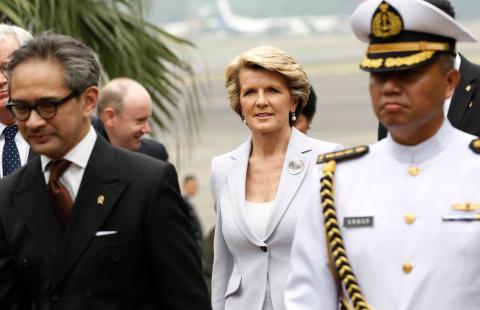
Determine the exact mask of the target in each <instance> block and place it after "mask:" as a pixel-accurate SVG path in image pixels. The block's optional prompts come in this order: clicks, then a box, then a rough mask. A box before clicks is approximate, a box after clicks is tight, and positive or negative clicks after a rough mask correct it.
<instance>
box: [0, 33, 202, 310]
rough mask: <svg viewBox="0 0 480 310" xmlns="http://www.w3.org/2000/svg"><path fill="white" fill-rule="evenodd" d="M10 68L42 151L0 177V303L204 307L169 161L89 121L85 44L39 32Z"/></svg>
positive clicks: (92, 73) (29, 132)
mask: <svg viewBox="0 0 480 310" xmlns="http://www.w3.org/2000/svg"><path fill="white" fill-rule="evenodd" d="M8 76H9V80H10V93H9V95H10V102H9V104H8V108H9V109H10V110H11V112H12V114H13V115H14V116H15V118H16V120H17V124H18V127H19V130H20V132H21V133H22V135H23V136H24V138H25V139H26V140H27V142H29V144H30V146H31V148H32V149H33V150H34V151H35V152H36V153H38V154H40V156H37V157H36V158H34V159H32V160H30V161H29V162H28V163H27V164H26V165H25V166H23V167H22V168H20V169H18V170H17V171H15V172H14V173H13V174H11V175H10V176H9V177H7V178H4V179H2V180H0V231H1V233H0V309H2V310H24V309H25V310H30V309H31V308H32V302H33V304H34V307H35V309H36V310H47V309H58V310H77V309H78V310H80V309H81V310H84V309H88V310H97V309H98V310H100V309H101V310H106V309H109V310H117V309H118V310H119V309H142V310H154V309H155V310H157V309H158V310H159V309H176V310H180V309H182V310H192V309H196V310H197V309H198V310H207V309H210V304H209V300H208V294H207V291H206V288H205V284H204V283H203V280H202V276H201V266H200V259H199V257H198V252H197V251H196V245H195V240H194V237H193V231H192V229H191V226H190V223H189V220H188V218H187V216H186V215H185V214H184V212H182V210H181V209H182V208H180V207H179V206H181V205H182V203H183V202H182V197H181V195H180V191H179V186H178V182H177V174H176V171H175V169H174V167H173V166H172V165H171V164H168V163H165V162H162V161H158V160H155V159H152V158H150V157H148V156H144V155H142V154H135V153H132V152H128V151H125V150H122V149H118V148H114V147H112V146H111V145H110V144H108V143H107V142H106V141H105V140H104V139H101V138H98V136H97V134H96V133H95V130H94V129H93V127H92V126H91V123H90V114H91V112H92V111H93V110H94V109H95V105H96V101H97V98H98V87H97V84H98V77H99V66H98V64H97V63H96V61H95V58H94V56H93V54H92V53H91V51H90V50H89V49H88V48H87V47H86V46H85V45H84V44H83V43H81V42H79V41H77V40H75V39H73V38H71V37H68V36H62V35H56V34H43V35H40V36H39V37H37V38H34V39H33V40H32V41H30V42H28V43H27V44H26V45H24V46H22V47H21V48H20V49H18V50H17V51H15V52H14V54H13V55H12V59H11V61H10V63H9V66H8Z"/></svg>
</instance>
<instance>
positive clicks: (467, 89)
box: [465, 84, 472, 92]
mask: <svg viewBox="0 0 480 310" xmlns="http://www.w3.org/2000/svg"><path fill="white" fill-rule="evenodd" d="M470 89H472V85H470V84H468V85H467V87H465V90H466V91H467V92H469V91H470Z"/></svg>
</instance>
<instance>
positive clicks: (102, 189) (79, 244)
mask: <svg viewBox="0 0 480 310" xmlns="http://www.w3.org/2000/svg"><path fill="white" fill-rule="evenodd" d="M115 159H116V158H115V154H114V149H113V147H112V146H110V145H109V144H108V143H107V142H106V141H104V140H103V139H99V138H97V141H96V143H95V146H94V148H93V151H92V154H91V156H90V159H89V161H88V164H87V167H86V169H85V173H84V175H83V178H82V182H81V184H80V188H79V191H78V195H77V198H76V200H75V203H74V206H73V212H72V217H71V218H70V223H69V224H68V226H67V229H66V232H65V238H64V242H63V247H62V250H61V254H60V258H59V264H58V268H57V272H56V273H55V279H54V285H53V289H55V287H56V286H57V285H59V284H60V283H61V281H62V280H63V279H64V277H65V276H66V275H67V274H68V273H69V272H70V270H71V269H72V268H73V267H74V265H75V263H76V262H77V261H78V260H79V258H80V257H81V255H82V254H83V253H84V252H85V250H86V248H87V246H88V244H89V242H90V241H91V240H92V239H93V238H94V237H95V233H96V232H97V231H98V229H99V228H100V227H101V225H102V223H103V222H104V220H105V218H106V217H107V216H108V214H109V213H110V212H111V210H112V208H113V207H114V206H115V203H116V202H117V200H118V198H119V197H120V195H121V194H122V193H123V191H124V190H125V189H126V187H127V182H126V181H122V180H119V179H118V175H117V172H116V165H117V162H116V160H115ZM101 196H103V198H101Z"/></svg>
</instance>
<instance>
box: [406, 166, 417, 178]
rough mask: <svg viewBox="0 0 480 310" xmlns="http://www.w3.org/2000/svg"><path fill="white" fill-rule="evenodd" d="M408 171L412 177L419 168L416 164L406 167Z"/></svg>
mask: <svg viewBox="0 0 480 310" xmlns="http://www.w3.org/2000/svg"><path fill="white" fill-rule="evenodd" d="M408 173H409V174H410V175H411V176H412V177H416V176H417V175H418V174H419V173H420V168H418V167H417V166H411V167H410V168H408Z"/></svg>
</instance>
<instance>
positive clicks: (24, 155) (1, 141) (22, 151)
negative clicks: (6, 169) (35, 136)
mask: <svg viewBox="0 0 480 310" xmlns="http://www.w3.org/2000/svg"><path fill="white" fill-rule="evenodd" d="M6 127H7V126H5V125H4V124H2V123H0V133H1V134H0V177H2V178H3V169H1V167H3V162H2V152H3V146H4V145H5V136H4V135H3V130H4V129H5V128H6ZM15 144H16V145H17V149H18V155H20V163H21V165H22V166H23V165H25V164H26V163H27V160H28V152H29V151H30V145H29V144H28V143H27V141H25V139H24V138H23V136H22V135H21V134H20V131H18V132H17V134H16V135H15Z"/></svg>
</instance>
